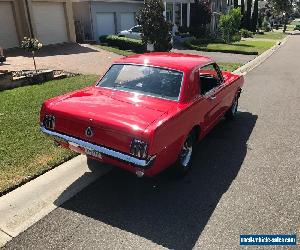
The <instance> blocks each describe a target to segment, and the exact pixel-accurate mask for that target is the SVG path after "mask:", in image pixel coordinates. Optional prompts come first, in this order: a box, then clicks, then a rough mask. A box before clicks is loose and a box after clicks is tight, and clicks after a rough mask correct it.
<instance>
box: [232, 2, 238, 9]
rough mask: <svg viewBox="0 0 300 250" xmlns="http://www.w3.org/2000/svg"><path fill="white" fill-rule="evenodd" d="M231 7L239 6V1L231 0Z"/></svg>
mask: <svg viewBox="0 0 300 250" xmlns="http://www.w3.org/2000/svg"><path fill="white" fill-rule="evenodd" d="M233 7H234V8H237V7H239V1H238V0H233Z"/></svg>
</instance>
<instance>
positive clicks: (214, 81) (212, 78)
mask: <svg viewBox="0 0 300 250" xmlns="http://www.w3.org/2000/svg"><path fill="white" fill-rule="evenodd" d="M199 80H200V93H201V95H205V94H206V93H207V92H209V91H210V90H212V89H213V88H216V87H217V86H219V85H220V84H221V82H222V76H221V75H220V72H219V69H218V68H217V66H216V65H215V64H208V65H206V66H204V67H202V68H201V69H200V70H199Z"/></svg>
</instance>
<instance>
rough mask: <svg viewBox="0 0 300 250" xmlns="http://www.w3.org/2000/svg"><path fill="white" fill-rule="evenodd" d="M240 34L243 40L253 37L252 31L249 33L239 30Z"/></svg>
mask: <svg viewBox="0 0 300 250" xmlns="http://www.w3.org/2000/svg"><path fill="white" fill-rule="evenodd" d="M240 34H241V36H242V37H244V38H249V37H253V33H252V31H249V30H246V29H241V30H240Z"/></svg>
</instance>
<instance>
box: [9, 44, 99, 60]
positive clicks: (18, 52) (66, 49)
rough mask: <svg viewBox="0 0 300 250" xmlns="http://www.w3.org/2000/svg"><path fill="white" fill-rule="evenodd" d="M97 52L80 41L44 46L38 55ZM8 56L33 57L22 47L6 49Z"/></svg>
mask: <svg viewBox="0 0 300 250" xmlns="http://www.w3.org/2000/svg"><path fill="white" fill-rule="evenodd" d="M89 52H97V50H94V49H91V48H88V47H84V46H81V45H80V44H78V43H62V44H56V45H47V46H43V47H42V48H41V49H40V50H39V51H38V52H37V53H36V57H45V56H57V55H72V54H81V53H89ZM5 55H6V56H7V57H15V56H23V57H31V53H29V52H25V51H24V50H23V49H21V48H14V49H8V50H6V51H5Z"/></svg>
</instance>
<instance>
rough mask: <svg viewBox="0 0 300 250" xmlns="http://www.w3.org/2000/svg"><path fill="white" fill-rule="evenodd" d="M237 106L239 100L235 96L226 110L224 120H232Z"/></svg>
mask: <svg viewBox="0 0 300 250" xmlns="http://www.w3.org/2000/svg"><path fill="white" fill-rule="evenodd" d="M238 105H239V99H238V97H237V96H235V97H234V100H233V103H232V105H231V107H230V108H229V109H228V111H227V112H226V114H225V117H226V119H228V120H234V118H235V116H236V113H237V109H238Z"/></svg>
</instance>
